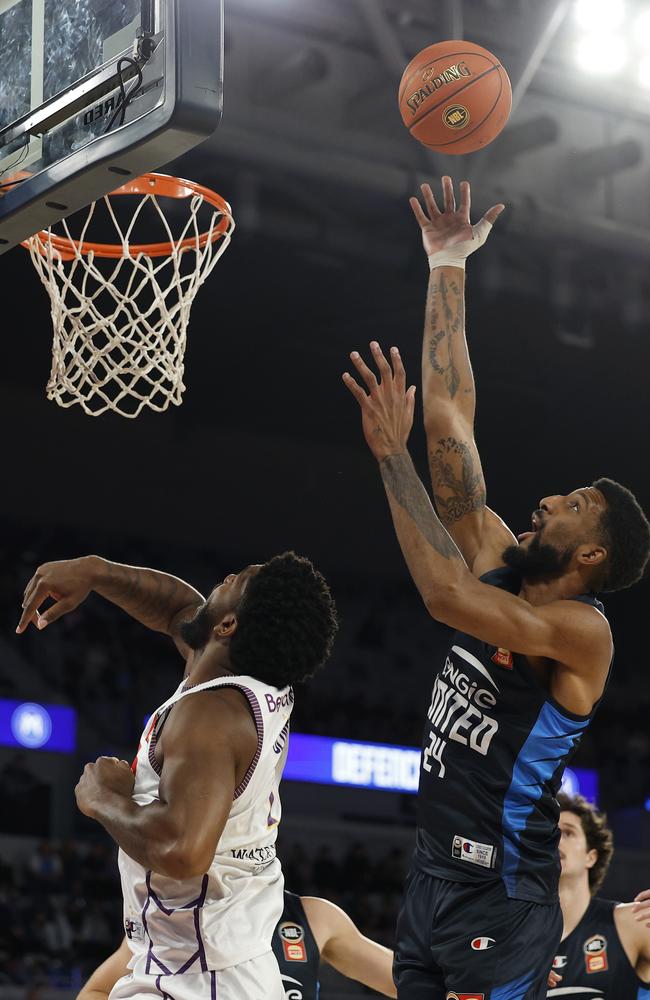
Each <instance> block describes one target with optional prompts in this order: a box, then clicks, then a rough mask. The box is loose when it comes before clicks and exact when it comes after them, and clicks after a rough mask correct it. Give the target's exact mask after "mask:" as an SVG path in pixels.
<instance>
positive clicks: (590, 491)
mask: <svg viewBox="0 0 650 1000" xmlns="http://www.w3.org/2000/svg"><path fill="white" fill-rule="evenodd" d="M443 189H444V198H445V205H444V208H445V210H444V212H440V210H439V209H438V207H437V205H436V203H435V200H434V198H433V194H432V192H431V189H430V188H429V187H428V185H425V186H424V188H423V193H424V197H425V201H426V205H427V209H428V214H425V212H424V211H423V210H422V208H421V207H420V205H419V203H418V202H417V200H416V199H412V207H413V210H414V212H415V214H416V217H417V219H418V221H419V223H420V226H421V229H422V236H423V241H424V245H425V248H426V251H427V254H428V255H429V263H430V266H431V279H430V284H429V297H428V303H427V314H426V321H425V333H424V349H423V384H424V416H425V428H426V432H427V443H428V449H429V459H430V467H431V475H432V482H433V491H434V497H435V502H436V509H437V513H436V510H434V508H433V506H432V504H431V501H430V499H429V496H428V494H427V492H426V490H425V489H424V487H423V485H422V483H421V482H420V480H419V478H418V475H417V473H416V471H415V468H414V466H413V463H412V461H411V459H410V456H409V453H408V450H407V441H408V436H409V433H410V430H411V425H412V422H413V412H414V403H415V388H414V387H413V386H412V387H411V388H409V389H408V390H407V388H406V376H405V372H404V368H403V365H402V362H401V359H400V356H399V351H398V350H397V348H392V349H391V353H390V358H391V364H392V367H391V364H389V363H388V361H387V360H386V358H385V357H384V355H383V353H382V352H381V349H380V347H379V345H378V344H377V343H375V342H373V343H372V344H371V351H372V355H373V359H374V362H375V364H376V366H377V369H378V372H379V376H380V381H379V382H378V381H377V377H376V376H375V374H374V373H373V372H372V371H371V370H370V369H369V368H368V366H367V365H366V364H365V362H364V361H363V359H362V358H361V357H360V356H359V354H358V353H357V352H356V351H355V352H353V353H352V355H351V359H352V363H353V365H354V367H355V368H356V370H357V372H358V374H359V375H360V376H361V378H362V379H363V381H364V382H365V384H366V387H367V390H368V392H365V391H364V389H362V388H361V386H359V384H358V383H357V382H356V381H355V380H354V379H353V378H352V377H351V376H350V375H349V374H348V373H347V372H346V373H345V374H344V376H343V379H344V382H345V384H346V385H347V387H348V388H349V389H350V391H351V392H352V394H353V395H354V396H355V398H356V399H357V401H358V403H359V405H360V408H361V412H362V424H363V430H364V435H365V438H366V441H367V444H368V446H369V447H370V449H371V451H372V453H373V455H374V456H375V458H376V459H377V460H378V462H379V464H380V470H381V475H382V479H383V482H384V486H385V489H386V493H387V496H388V500H389V503H390V508H391V514H392V517H393V522H394V525H395V530H396V532H397V537H398V540H399V543H400V546H401V549H402V552H403V554H404V557H405V559H406V562H407V564H408V567H409V570H410V572H411V575H412V577H413V580H414V582H415V583H416V585H417V587H418V589H419V591H420V594H421V596H422V598H423V601H424V603H425V605H426V607H427V609H428V611H429V612H430V614H431V615H432V617H433V618H435V619H437V620H438V621H439V622H442V623H443V624H446V625H448V626H450V627H451V628H452V629H453V630H454V634H453V635H452V636H451V638H450V641H449V647H448V651H447V654H446V656H443V657H441V659H440V661H439V663H438V666H437V669H434V670H433V671H432V672H433V673H434V678H433V691H432V697H431V702H430V705H429V708H428V712H427V719H426V725H425V731H424V745H423V752H422V766H421V780H420V790H419V796H418V829H417V840H416V851H415V855H414V860H413V864H412V868H411V872H410V874H409V877H408V881H407V887H406V893H405V898H404V903H403V906H402V911H401V913H400V917H399V921H398V927H397V943H396V949H395V951H396V959H395V968H394V972H395V978H396V983H397V988H398V997H399V998H400V1000H445V998H454V997H457V996H458V997H471V998H482V1000H524V998H526V1000H541V998H543V997H545V995H546V982H547V976H548V971H549V969H550V968H551V965H552V962H553V957H554V956H555V954H556V953H557V951H556V949H557V945H558V944H559V941H560V936H561V932H562V915H561V912H560V906H559V901H558V878H559V861H558V852H557V845H558V839H559V832H558V827H557V821H558V816H559V808H558V805H557V801H556V798H555V796H556V794H557V792H558V790H559V787H560V782H561V777H562V772H563V769H564V765H565V763H566V761H567V759H568V757H569V756H570V754H571V753H572V752H573V751H574V750H575V748H576V747H577V745H578V744H579V742H580V740H581V737H582V735H583V734H584V732H585V730H586V728H587V726H588V725H589V722H590V721H591V718H592V715H593V713H594V710H595V709H596V706H597V704H598V701H599V699H600V698H601V696H602V693H603V691H604V688H605V685H606V683H607V678H608V676H609V670H610V665H611V660H612V649H613V647H612V639H611V633H610V629H609V626H608V624H607V620H606V618H605V617H604V615H603V613H602V605H601V604H600V603H599V602H598V601H597V599H596V597H595V593H596V592H598V591H602V590H617V589H620V588H622V587H626V586H629V585H630V584H632V583H634V582H635V581H636V580H638V579H639V578H640V576H641V574H642V572H643V569H644V567H645V564H646V562H647V559H648V551H649V547H650V526H649V525H648V522H647V519H646V518H645V516H644V514H643V512H642V511H641V508H640V507H639V505H638V503H637V502H636V500H635V499H634V497H633V496H632V494H631V493H630V492H629V491H628V490H626V489H625V488H624V487H622V486H620V485H619V484H617V483H614V482H613V481H612V480H609V479H599V480H597V481H596V482H595V483H594V484H592V485H591V486H588V487H584V488H580V489H576V490H574V491H573V492H572V493H570V494H569V495H567V496H561V495H553V496H548V497H546V498H545V499H543V500H542V501H541V502H540V503H539V505H538V509H537V510H536V511H535V513H534V514H533V524H532V528H533V530H532V531H529V532H524V533H523V534H521V535H520V536H519V541H517V539H516V538H515V536H514V535H513V534H512V533H511V532H510V531H509V529H508V528H507V527H506V525H505V524H504V523H503V521H502V520H501V519H500V518H499V517H497V515H496V514H494V513H493V512H492V511H491V510H490V509H489V508H488V507H487V506H486V499H485V480H484V478H483V472H482V469H481V465H480V461H479V457H478V452H477V449H476V443H475V440H474V430H473V423H474V402H475V394H474V382H473V377H472V371H471V367H470V363H469V357H468V353H467V345H466V342H465V333H464V299H463V289H464V264H465V258H466V257H467V256H468V255H469V253H471V252H472V251H473V250H474V249H476V248H477V247H479V246H481V244H482V243H483V242H484V241H485V239H486V237H487V234H488V233H489V231H490V228H491V224H492V223H493V222H494V221H495V219H496V218H497V216H498V215H499V213H500V211H501V207H500V206H495V207H494V208H493V209H491V210H490V212H488V213H487V215H486V216H485V218H484V219H483V220H482V221H481V222H480V223H479V224H478V225H477V226H474V227H472V226H471V224H470V221H469V200H470V192H469V185H468V184H467V183H465V184H463V185H462V188H461V189H462V200H461V205H460V209H459V211H456V206H455V200H454V192H453V186H452V183H451V179H450V178H444V180H443ZM513 419H516V414H513ZM514 476H516V465H515V466H514V468H513V477H514Z"/></svg>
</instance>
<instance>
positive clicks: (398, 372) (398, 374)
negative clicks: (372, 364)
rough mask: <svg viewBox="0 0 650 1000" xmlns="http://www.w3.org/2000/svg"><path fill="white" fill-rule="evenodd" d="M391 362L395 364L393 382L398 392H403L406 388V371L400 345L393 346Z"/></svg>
mask: <svg viewBox="0 0 650 1000" xmlns="http://www.w3.org/2000/svg"><path fill="white" fill-rule="evenodd" d="M390 363H391V365H392V366H393V383H394V385H395V388H396V389H397V391H398V393H403V392H404V389H405V388H406V372H405V370H404V364H403V362H402V356H401V354H400V353H399V347H391V349H390Z"/></svg>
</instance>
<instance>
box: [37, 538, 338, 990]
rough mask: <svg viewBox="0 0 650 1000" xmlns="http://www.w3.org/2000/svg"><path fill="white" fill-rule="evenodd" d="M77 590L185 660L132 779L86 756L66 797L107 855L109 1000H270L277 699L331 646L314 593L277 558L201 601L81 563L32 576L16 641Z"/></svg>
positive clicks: (283, 724)
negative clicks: (118, 904)
mask: <svg viewBox="0 0 650 1000" xmlns="http://www.w3.org/2000/svg"><path fill="white" fill-rule="evenodd" d="M91 590H93V591H95V593H97V594H99V595H101V596H102V597H104V598H106V599H107V600H109V601H112V602H113V603H114V604H117V605H118V607H121V608H123V609H124V610H125V611H126V612H127V613H128V614H130V615H131V616H132V617H133V618H135V619H136V620H137V621H140V622H141V623H142V624H144V625H146V626H148V627H149V628H151V629H154V630H156V631H159V632H164V633H166V634H167V635H169V636H170V637H171V638H172V639H173V640H174V642H175V643H176V645H177V646H178V648H179V650H180V652H181V653H182V654H183V656H184V658H185V660H186V671H185V677H184V679H183V681H182V682H181V683H180V685H179V686H178V688H177V690H176V691H175V692H174V693H173V694H172V695H171V697H170V698H168V699H167V701H166V702H165V703H164V704H163V705H161V706H160V707H159V708H158V709H157V710H156V711H155V712H154V713H153V716H152V718H151V720H150V722H149V723H147V726H146V727H145V731H144V732H143V734H142V738H141V740H140V745H139V747H138V752H137V755H136V758H135V760H134V761H133V764H132V766H131V768H129V766H128V764H127V763H126V762H125V761H118V760H116V759H115V758H109V757H100V758H99V760H98V761H97V762H96V763H95V764H87V765H86V767H85V769H84V772H83V774H82V776H81V779H80V780H79V783H78V785H77V787H76V789H75V794H76V798H77V805H78V807H79V809H80V810H81V812H83V813H84V814H85V815H86V816H89V817H90V818H91V819H94V820H96V821H97V822H98V823H101V825H102V826H103V827H104V828H105V829H106V831H107V832H108V833H109V834H110V835H111V836H112V837H113V839H114V840H115V842H116V843H117V844H118V846H119V848H120V850H119V854H118V863H119V868H120V876H121V881H122V894H123V897H124V929H125V932H126V935H127V937H128V943H129V949H130V951H131V954H132V959H131V969H132V974H131V975H130V976H129V977H128V979H126V980H123V981H121V982H120V983H119V984H118V985H117V986H116V987H115V989H114V991H113V1000H118V998H119V1000H142V998H143V997H150V996H155V997H158V998H160V997H164V996H167V995H168V994H167V990H169V989H170V987H168V986H167V985H166V984H167V983H168V982H169V981H170V978H171V977H173V984H174V986H173V996H174V1000H215V997H216V996H218V997H219V1000H242V998H244V997H245V998H246V1000H282V998H283V997H284V990H283V988H282V981H281V979H280V974H279V970H278V965H277V962H276V960H275V957H274V955H273V952H272V949H271V941H272V937H273V931H274V928H275V926H276V924H277V922H278V918H279V917H280V914H281V913H282V908H283V878H282V870H281V867H280V862H279V860H278V858H277V857H276V852H275V841H276V838H277V828H278V823H279V821H280V816H281V810H280V798H279V791H278V786H279V782H280V778H281V776H282V770H283V767H284V762H285V759H286V752H287V737H288V731H289V718H290V715H291V709H292V707H293V700H294V697H293V690H292V687H291V685H292V684H293V683H295V682H297V681H300V680H304V679H306V678H307V677H310V676H311V675H312V674H313V673H314V671H315V670H316V669H317V668H318V667H319V666H320V665H321V664H322V663H323V662H324V661H325V660H326V659H327V657H328V655H329V652H330V649H331V645H332V641H333V637H334V634H335V631H336V615H335V608H334V603H333V601H332V598H331V595H330V592H329V589H328V587H327V584H326V583H325V580H324V579H323V577H322V576H321V575H320V573H317V572H316V570H315V569H314V567H313V566H312V564H311V563H310V562H309V561H308V560H307V559H302V558H299V557H298V556H296V555H295V554H294V553H291V552H287V553H284V555H281V556H276V557H275V558H273V559H271V560H269V562H267V563H265V564H264V565H253V566H248V567H246V569H244V570H242V571H241V572H240V573H231V574H230V575H229V576H227V577H226V579H225V580H224V581H223V583H221V584H220V585H219V586H218V587H215V589H214V590H213V591H212V593H211V594H210V595H209V597H208V598H207V599H204V598H203V597H202V596H201V594H199V593H198V592H197V591H196V590H194V588H192V587H190V586H189V585H188V584H186V583H184V582H183V581H182V580H178V579H177V578H176V577H172V576H169V575H168V574H165V573H159V572H157V571H155V570H150V569H141V568H139V567H134V566H122V565H119V564H117V563H111V562H108V561H107V560H105V559H100V558H99V557H97V556H88V557H85V558H83V559H72V560H66V561H63V562H54V563H46V564H45V565H43V566H41V567H39V569H38V570H37V571H36V573H35V575H34V576H33V578H32V579H31V581H30V582H29V584H28V585H27V589H26V591H25V595H24V603H23V608H24V610H23V615H22V617H21V620H20V622H19V624H18V629H17V631H19V632H22V631H24V629H25V628H26V627H27V625H28V623H29V622H34V623H35V624H36V625H37V626H38V627H39V628H43V627H50V626H51V623H52V622H54V621H56V620H57V619H58V618H60V617H61V615H64V614H66V613H68V612H70V611H72V610H73V609H74V608H76V607H77V606H78V605H79V604H80V603H81V602H82V601H83V600H84V599H85V598H86V597H87V596H88V594H89V593H90V591H91ZM48 597H51V598H53V599H54V601H55V603H54V604H53V605H52V606H51V607H48V608H47V610H45V611H44V612H43V613H41V611H40V608H41V605H42V604H43V602H44V601H45V600H46V598H48Z"/></svg>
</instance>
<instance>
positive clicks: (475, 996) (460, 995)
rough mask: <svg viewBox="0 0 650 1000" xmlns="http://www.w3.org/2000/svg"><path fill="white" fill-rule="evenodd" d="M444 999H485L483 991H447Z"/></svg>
mask: <svg viewBox="0 0 650 1000" xmlns="http://www.w3.org/2000/svg"><path fill="white" fill-rule="evenodd" d="M445 1000H485V994H484V993H448V994H447V996H446V997H445Z"/></svg>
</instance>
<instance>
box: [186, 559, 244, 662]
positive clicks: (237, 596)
mask: <svg viewBox="0 0 650 1000" xmlns="http://www.w3.org/2000/svg"><path fill="white" fill-rule="evenodd" d="M260 569H261V565H260V564H258V563H254V564H252V565H251V566H247V567H246V569H243V570H241V572H239V573H229V574H228V576H227V577H226V578H225V580H224V581H223V583H220V584H219V585H218V586H217V587H215V588H214V590H213V591H212V593H211V594H210V596H209V597H208V599H207V600H206V601H204V602H203V604H200V605H199V607H198V608H197V610H196V612H195V613H194V616H193V617H192V618H190V620H189V621H187V622H183V624H182V625H181V629H180V632H181V638H182V639H183V641H184V642H185V643H187V645H188V646H189V647H190V649H203V648H204V647H205V646H206V645H207V643H208V641H209V639H210V636H211V635H212V630H213V628H214V626H215V625H217V624H218V623H219V622H220V621H223V619H224V618H225V617H226V616H227V615H229V614H230V613H231V612H233V611H236V610H237V608H238V607H239V603H240V601H241V599H242V597H243V596H244V591H245V590H246V586H247V585H248V582H249V581H250V580H251V579H252V577H254V576H255V574H256V573H259V571H260Z"/></svg>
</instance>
